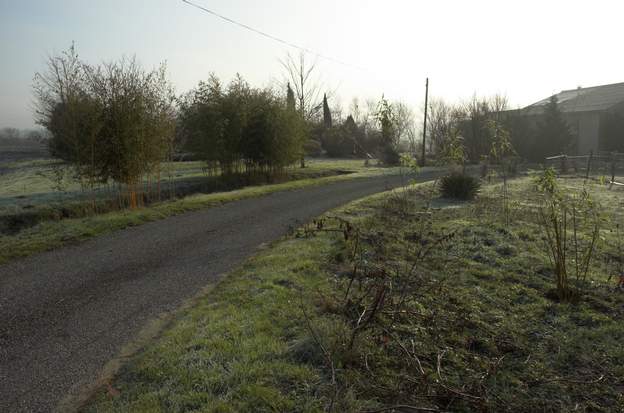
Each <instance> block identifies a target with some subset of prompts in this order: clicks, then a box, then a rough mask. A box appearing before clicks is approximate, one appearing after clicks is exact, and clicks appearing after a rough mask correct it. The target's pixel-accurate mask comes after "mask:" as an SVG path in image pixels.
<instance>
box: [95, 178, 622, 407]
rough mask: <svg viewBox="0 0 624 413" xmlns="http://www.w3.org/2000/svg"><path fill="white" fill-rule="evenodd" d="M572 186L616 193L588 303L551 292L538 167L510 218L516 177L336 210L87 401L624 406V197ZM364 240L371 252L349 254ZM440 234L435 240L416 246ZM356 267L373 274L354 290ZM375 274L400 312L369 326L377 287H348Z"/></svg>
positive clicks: (197, 310) (423, 189) (604, 201)
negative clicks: (459, 195)
mask: <svg viewBox="0 0 624 413" xmlns="http://www.w3.org/2000/svg"><path fill="white" fill-rule="evenodd" d="M560 185H561V186H562V187H563V188H565V189H566V190H567V191H578V190H580V189H581V188H583V187H584V188H585V189H586V190H587V191H588V192H589V193H591V195H592V197H593V199H594V201H595V202H596V205H598V204H600V205H601V207H600V214H601V230H600V234H599V242H598V245H597V249H596V253H595V255H594V257H593V260H592V261H591V266H590V269H589V274H588V281H587V282H585V283H582V284H579V288H581V294H580V297H579V299H578V300H577V301H575V302H572V303H566V302H562V301H559V300H558V299H557V298H556V297H555V296H553V294H552V290H553V288H554V280H553V269H552V266H551V264H550V262H549V259H548V255H547V254H546V245H545V239H544V233H543V230H542V228H541V226H540V224H539V221H538V214H537V210H536V208H537V205H538V198H537V197H536V195H535V189H534V183H533V179H532V178H529V177H523V178H519V179H515V180H513V181H512V182H511V183H510V187H509V189H510V194H511V196H510V199H509V204H510V210H509V215H508V216H506V215H505V214H504V213H503V212H502V210H503V208H502V207H501V198H500V191H501V187H500V185H499V184H491V185H487V186H485V187H484V188H483V189H482V191H481V194H480V196H479V197H478V199H477V200H475V201H472V202H455V201H450V200H445V199H440V198H439V197H438V195H437V194H436V193H435V192H434V191H432V188H431V186H430V185H421V186H416V187H413V188H412V189H410V190H408V191H395V192H393V193H386V194H383V195H381V196H373V197H371V198H368V199H365V200H363V201H359V202H356V203H352V204H350V205H347V206H346V207H343V208H340V209H339V210H336V211H333V212H332V213H331V214H327V215H326V217H325V218H324V219H323V220H317V221H316V224H314V225H307V226H305V227H304V228H302V229H300V230H299V231H298V232H297V233H296V234H295V235H294V236H291V237H288V238H287V239H285V240H283V241H281V242H278V243H276V244H274V245H273V246H272V247H271V248H270V249H268V250H266V251H264V252H261V253H259V254H258V255H257V256H256V257H255V258H253V259H251V260H249V261H247V262H246V264H245V265H244V266H242V267H241V268H240V269H238V270H237V271H235V272H234V273H232V274H231V275H230V276H228V277H227V278H224V279H223V281H222V282H221V283H220V284H219V285H218V286H217V287H216V288H215V289H214V290H213V291H212V292H210V293H209V294H207V295H206V296H205V297H204V298H202V299H200V300H199V302H198V303H196V304H195V305H194V306H193V307H192V308H190V309H186V310H184V311H182V312H181V314H179V317H178V319H177V321H175V322H174V323H173V324H172V325H171V326H170V327H169V328H168V329H167V330H166V331H164V332H163V333H162V336H161V337H160V338H159V339H158V340H157V341H156V342H154V343H152V344H150V345H148V346H147V347H146V349H145V350H144V351H143V352H142V353H141V354H139V355H138V356H135V357H133V358H131V359H130V360H129V361H128V363H127V365H126V366H125V367H124V368H123V369H122V371H121V372H120V374H119V375H118V376H117V378H116V379H115V380H114V381H113V382H112V383H111V384H110V386H107V387H106V388H105V389H104V390H103V391H102V392H101V393H100V394H99V395H98V396H97V397H96V399H95V400H94V401H93V402H92V403H91V404H90V405H89V406H87V407H86V408H85V409H84V410H85V411H88V412H113V411H115V412H159V411H162V412H165V411H166V412H190V411H193V412H200V411H201V412H252V411H253V412H265V411H266V412H269V411H280V412H281V411H293V412H294V411H297V412H316V411H337V412H338V411H345V412H381V411H396V412H413V411H430V412H437V411H453V412H456V411H482V412H485V411H496V412H499V411H508V412H518V411H527V412H528V411H541V412H564V411H565V412H568V411H579V412H590V411H591V412H620V411H622V410H623V409H624V379H623V378H624V347H623V346H622V342H624V325H623V324H622V322H621V321H622V317H623V316H624V310H623V309H624V291H621V290H617V289H616V288H615V285H616V279H617V275H618V271H620V270H621V268H620V267H621V265H622V251H621V249H620V247H619V241H618V236H619V233H618V231H616V230H615V228H617V225H618V224H621V223H622V222H623V219H624V208H622V206H623V205H624V192H622V190H618V189H613V190H608V189H607V188H606V187H605V186H604V185H599V184H596V183H591V182H590V183H588V184H586V185H584V184H583V181H582V180H578V179H562V180H560ZM344 220H348V221H349V222H350V224H349V225H348V226H345V225H346V224H345V221H344ZM507 221H508V223H506V222H507ZM423 228H424V229H423ZM334 230H335V231H334ZM354 234H355V235H357V236H358V238H357V239H359V240H360V241H361V243H362V244H361V245H362V249H361V251H360V253H361V254H362V255H361V256H362V257H365V261H354V260H352V259H351V258H350V257H351V256H352V255H351V252H352V251H355V250H353V249H351V247H352V246H353V239H354V238H353V236H354ZM358 234H359V235H358ZM422 234H425V238H423V235H422ZM347 235H350V237H347ZM579 236H580V237H581V238H584V237H587V236H588V234H586V233H583V234H579ZM425 239H426V240H428V241H425ZM432 240H438V241H432ZM423 246H424V247H425V248H427V246H433V248H428V252H427V253H423V254H422V256H423V257H424V258H422V259H419V258H415V256H416V252H418V251H421V252H422V251H423V249H422V247H423ZM360 253H358V254H360ZM356 262H357V263H359V264H358V265H360V266H362V268H364V269H360V273H359V274H361V275H360V278H358V280H359V281H356V283H355V284H354V285H353V286H351V283H350V282H349V277H350V274H352V273H354V272H355V270H354V269H353V265H354V263H356ZM414 264H416V265H414ZM413 267H416V270H415V272H413V273H410V274H411V275H410V278H409V279H405V278H402V275H404V274H405V273H406V272H408V271H409V269H410V268H413ZM366 269H371V271H372V270H374V271H373V272H367V271H368V270H366ZM380 271H381V272H380ZM366 274H386V275H385V276H381V275H376V276H375V277H378V278H373V279H379V277H381V278H383V277H390V279H392V280H394V281H393V285H394V286H395V287H394V290H393V289H385V290H383V291H384V292H385V293H384V294H386V295H385V297H386V298H385V300H386V301H385V302H383V306H382V304H381V303H380V302H379V301H372V302H370V304H372V303H373V302H375V303H377V304H378V305H379V306H382V307H379V308H382V309H381V310H379V312H378V313H376V314H375V317H374V318H372V320H373V321H371V322H370V323H365V322H363V321H362V320H367V317H365V315H366V314H370V312H369V313H367V310H369V309H370V307H367V306H366V305H364V304H362V303H369V301H367V300H368V299H369V298H370V296H367V295H366V293H365V292H363V293H362V295H360V296H359V297H361V298H362V300H363V301H361V302H360V304H362V306H360V307H358V306H355V307H354V305H355V304H354V302H353V301H351V300H349V299H347V298H348V297H351V298H354V297H355V298H357V297H358V295H357V294H354V293H353V290H355V291H365V288H364V289H363V290H360V289H361V288H362V285H363V286H364V287H366V286H367V285H369V286H371V288H373V286H375V285H377V284H366V282H367V278H366ZM389 274H390V275H389ZM392 274H394V275H392ZM412 281H413V282H415V284H410V283H411V282H412ZM402 282H407V283H408V284H407V285H408V286H410V288H412V290H410V294H409V295H408V298H407V300H406V301H400V300H398V297H399V296H398V295H395V294H396V291H398V290H399V289H400V288H399V287H400V286H401V285H402V284H401V283H402ZM358 283H360V285H359V286H358ZM351 288H353V290H351ZM406 288H407V287H406ZM399 302H400V304H399ZM353 309H356V310H357V311H355V313H352V310H353ZM363 310H364V311H363ZM393 310H400V311H393ZM360 313H361V314H360ZM354 332H357V334H354ZM350 339H351V340H350Z"/></svg>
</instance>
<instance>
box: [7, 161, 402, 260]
mask: <svg viewBox="0 0 624 413" xmlns="http://www.w3.org/2000/svg"><path fill="white" fill-rule="evenodd" d="M362 164H363V163H362V162H361V161H351V160H347V161H324V160H316V161H310V162H309V165H310V166H309V168H305V169H304V171H305V172H297V173H300V174H301V175H300V176H297V177H296V180H293V181H288V182H284V183H280V184H272V185H259V186H250V187H246V188H242V189H239V190H234V191H229V192H217V193H211V194H195V195H190V196H187V197H184V198H181V199H176V200H170V201H164V202H161V203H157V204H154V205H152V206H150V207H146V208H140V209H137V210H134V211H131V210H122V211H113V212H109V213H104V214H99V215H94V216H86V217H84V218H74V219H61V220H58V219H54V220H46V221H43V222H41V223H39V224H37V225H35V226H33V227H30V228H26V229H23V230H21V231H19V232H18V233H16V234H2V235H0V264H2V263H4V262H7V261H10V260H12V259H15V258H19V257H25V256H29V255H32V254H35V253H38V252H42V251H46V250H50V249H54V248H57V247H60V246H63V245H67V244H70V243H75V242H79V241H82V240H85V239H88V238H92V237H95V236H98V235H102V234H105V233H110V232H113V231H116V230H119V229H123V228H126V227H130V226H136V225H141V224H143V223H146V222H150V221H155V220H159V219H163V218H166V217H168V216H172V215H176V214H181V213H184V212H189V211H195V210H199V209H202V208H207V207H211V206H215V205H219V204H223V203H226V202H232V201H236V200H240V199H246V198H252V197H258V196H262V195H266V194H270V193H272V192H277V191H287V190H295V189H301V188H306V187H311V186H317V185H326V184H329V183H333V182H340V181H345V180H349V179H357V178H364V177H371V176H378V175H383V174H397V173H399V172H400V171H399V169H398V168H378V167H370V168H364V167H363V166H362ZM186 167H189V169H191V170H192V168H191V167H190V165H187V166H186ZM338 169H340V170H349V171H352V173H350V174H342V175H332V172H331V171H335V170H338ZM328 171H329V172H328ZM324 173H325V174H327V173H329V174H330V176H323V174H324ZM30 175H32V174H30ZM35 176H36V174H35ZM305 176H310V177H309V178H306V177H305ZM319 176H320V177H319ZM29 179H31V180H32V179H34V178H33V177H32V176H31V177H30V178H29ZM51 213H52V212H51Z"/></svg>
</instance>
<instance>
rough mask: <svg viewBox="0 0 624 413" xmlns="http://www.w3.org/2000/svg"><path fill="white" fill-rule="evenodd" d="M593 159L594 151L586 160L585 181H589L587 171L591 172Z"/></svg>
mask: <svg viewBox="0 0 624 413" xmlns="http://www.w3.org/2000/svg"><path fill="white" fill-rule="evenodd" d="M593 157H594V151H593V150H592V151H590V152H589V159H588V160H587V172H586V173H585V181H587V180H588V179H589V171H591V163H592V158H593Z"/></svg>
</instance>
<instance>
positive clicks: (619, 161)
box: [546, 152, 624, 187]
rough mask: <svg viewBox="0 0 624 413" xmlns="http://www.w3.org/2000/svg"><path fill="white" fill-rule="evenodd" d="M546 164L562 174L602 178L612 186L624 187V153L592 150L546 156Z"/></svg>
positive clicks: (585, 177)
mask: <svg viewBox="0 0 624 413" xmlns="http://www.w3.org/2000/svg"><path fill="white" fill-rule="evenodd" d="M546 166H547V167H552V168H554V169H555V170H557V171H558V172H559V173H560V174H564V175H572V176H576V177H579V178H584V179H600V180H604V181H605V183H607V184H609V185H611V186H618V187H620V186H621V187H624V153H619V152H597V153H593V152H591V153H590V154H589V155H575V156H570V155H565V154H561V155H556V156H551V157H548V158H546Z"/></svg>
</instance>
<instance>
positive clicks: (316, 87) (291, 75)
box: [280, 52, 324, 121]
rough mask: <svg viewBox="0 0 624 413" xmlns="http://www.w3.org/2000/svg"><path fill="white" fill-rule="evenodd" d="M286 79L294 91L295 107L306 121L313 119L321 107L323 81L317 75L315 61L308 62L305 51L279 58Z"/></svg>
mask: <svg viewBox="0 0 624 413" xmlns="http://www.w3.org/2000/svg"><path fill="white" fill-rule="evenodd" d="M280 63H281V65H282V67H283V68H284V70H285V76H286V81H287V82H288V83H290V85H291V86H292V88H293V91H294V92H295V98H296V100H297V109H298V110H299V111H300V112H301V116H303V119H305V120H306V121H310V120H314V119H315V118H316V117H318V116H319V113H320V111H321V109H322V107H323V106H322V100H323V99H322V98H323V93H324V91H323V83H322V82H321V80H320V79H319V77H318V76H317V63H316V61H314V62H312V63H310V62H309V61H308V60H307V56H306V54H305V53H303V52H301V53H300V54H299V56H297V57H294V56H292V55H291V54H290V53H288V54H287V55H286V58H285V59H283V60H280Z"/></svg>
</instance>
